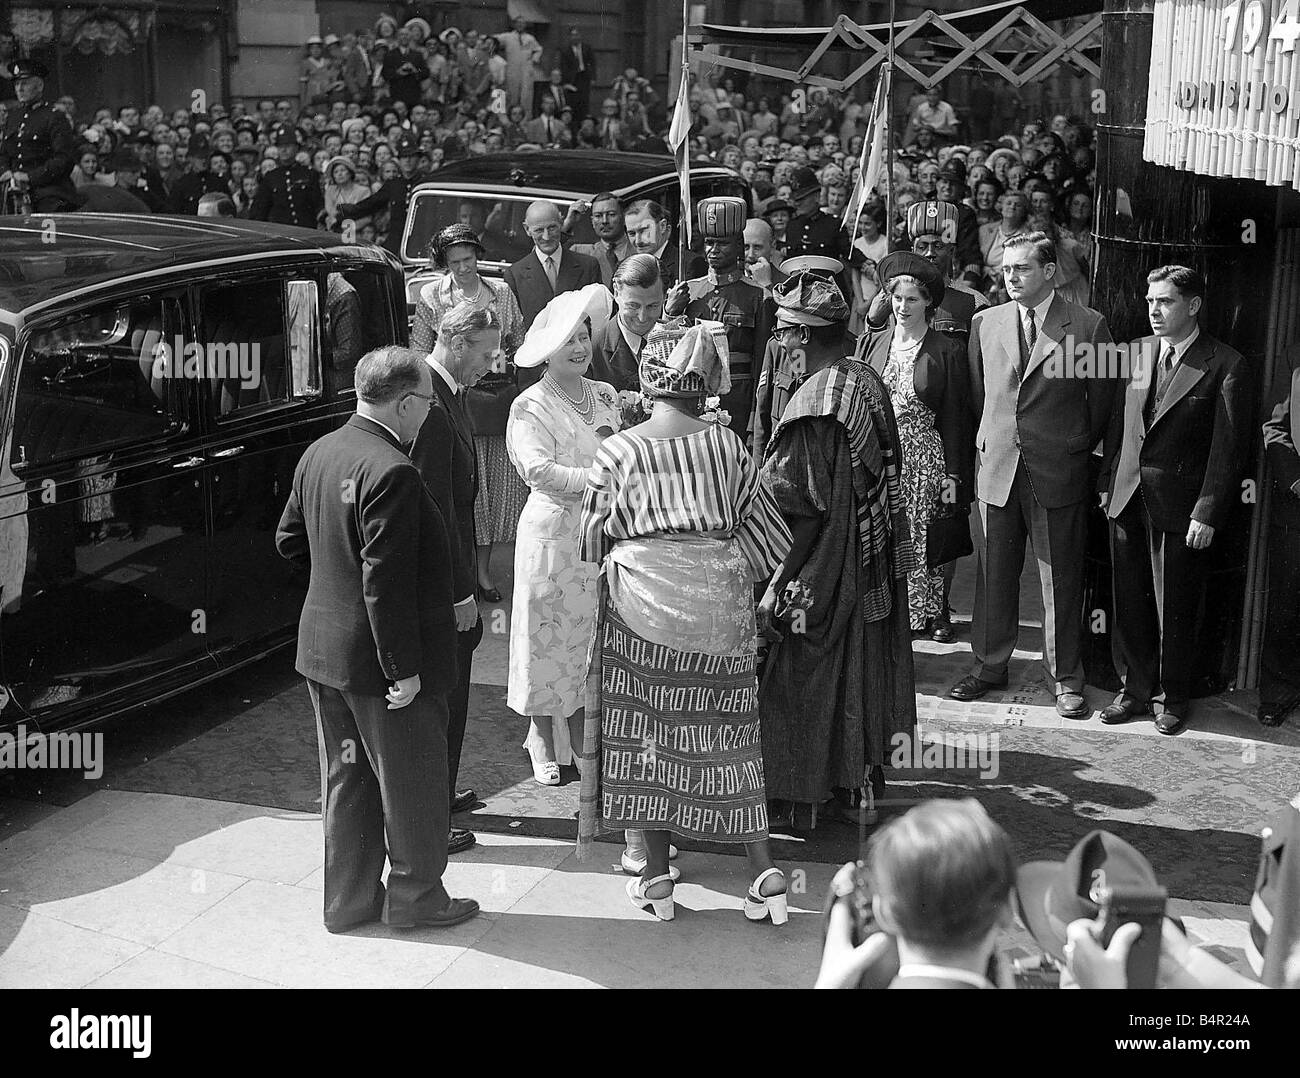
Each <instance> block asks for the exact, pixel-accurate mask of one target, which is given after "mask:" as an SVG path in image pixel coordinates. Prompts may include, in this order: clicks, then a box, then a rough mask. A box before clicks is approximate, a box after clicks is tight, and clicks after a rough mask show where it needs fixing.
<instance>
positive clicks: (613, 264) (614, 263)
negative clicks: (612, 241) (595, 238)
mask: <svg viewBox="0 0 1300 1078" xmlns="http://www.w3.org/2000/svg"><path fill="white" fill-rule="evenodd" d="M605 258H606V259H607V260H608V262H609V268H610V269H611V270H616V269H618V252H617V251H615V250H614V248H613V247H611V246H609V245H608V244H606V245H605Z"/></svg>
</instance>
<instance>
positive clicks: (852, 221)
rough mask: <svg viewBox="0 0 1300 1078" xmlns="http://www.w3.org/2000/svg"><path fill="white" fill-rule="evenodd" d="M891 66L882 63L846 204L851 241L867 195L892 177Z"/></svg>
mask: <svg viewBox="0 0 1300 1078" xmlns="http://www.w3.org/2000/svg"><path fill="white" fill-rule="evenodd" d="M888 82H889V66H888V65H887V64H886V65H883V66H882V68H881V72H880V78H879V79H878V80H876V96H875V99H874V100H873V101H872V102H871V116H870V118H869V119H868V120H867V135H868V137H867V138H866V139H865V140H864V141H863V143H862V160H861V161H859V162H858V179H857V182H856V183H855V184H854V185H853V194H852V195H850V196H849V203H848V205H847V206H845V207H844V228H845V229H846V230H847V231H848V234H849V239H850V241H852V240H853V238H854V237H856V236H857V234H858V221H859V219H860V218H861V217H862V210H863V207H864V206H865V205H866V203H867V197H868V196H869V195H870V194H871V190H872V188H874V187H877V186H879V185H880V183H881V181H882V180H884V181H886V182H888V180H890V179H892V177H886V176H885V174H884V172H885V146H886V139H887V138H888V131H887V130H886V129H887V127H888V120H889V110H888V108H886V106H885V103H886V102H887V101H888V100H889V86H888Z"/></svg>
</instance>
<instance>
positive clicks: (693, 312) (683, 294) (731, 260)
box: [664, 196, 776, 446]
mask: <svg viewBox="0 0 1300 1078" xmlns="http://www.w3.org/2000/svg"><path fill="white" fill-rule="evenodd" d="M699 216H700V235H701V236H702V237H703V238H704V260H705V261H706V262H707V263H708V265H709V272H708V273H707V274H705V276H703V277H694V278H692V279H690V280H688V281H682V282H681V283H680V284H678V285H677V286H676V287H675V288H674V289H673V290H672V292H670V293H669V295H668V300H667V302H666V303H665V304H664V313H665V314H667V315H670V316H673V317H675V316H677V315H680V314H683V313H685V314H686V315H688V316H689V317H691V318H702V319H707V320H708V321H711V322H721V323H722V324H723V325H724V326H725V327H726V330H727V350H728V352H729V353H730V359H729V368H730V372H731V391H730V392H729V393H727V395H726V396H724V397H723V398H722V403H721V407H722V408H723V409H725V410H726V411H727V412H729V413H730V414H731V430H732V431H733V432H734V433H735V434H736V436H737V437H738V438H740V440H741V441H742V442H744V443H745V444H746V446H748V445H749V438H748V433H749V421H750V413H751V411H752V409H753V406H754V377H755V374H756V366H757V364H758V363H760V362H761V361H762V358H763V351H764V349H765V348H766V347H767V342H768V340H770V339H771V336H772V326H773V325H774V324H775V322H776V307H775V305H774V303H773V302H772V300H770V299H768V298H767V297H766V296H764V294H763V289H762V288H760V287H758V286H757V285H755V284H753V283H751V282H750V281H749V280H747V279H746V277H745V257H744V254H745V248H744V240H743V236H744V232H745V221H746V219H747V218H748V216H749V207H748V206H747V205H746V203H745V200H744V199H743V198H736V197H734V196H724V197H716V198H705V199H701V200H700V204H699Z"/></svg>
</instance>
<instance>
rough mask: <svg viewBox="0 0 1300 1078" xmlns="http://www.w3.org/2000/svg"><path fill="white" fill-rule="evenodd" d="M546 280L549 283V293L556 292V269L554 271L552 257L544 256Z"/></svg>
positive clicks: (553, 259)
mask: <svg viewBox="0 0 1300 1078" xmlns="http://www.w3.org/2000/svg"><path fill="white" fill-rule="evenodd" d="M546 279H547V280H548V281H550V282H551V291H552V292H554V291H556V289H557V285H556V281H557V280H558V274H557V273H556V269H555V256H554V255H547V256H546Z"/></svg>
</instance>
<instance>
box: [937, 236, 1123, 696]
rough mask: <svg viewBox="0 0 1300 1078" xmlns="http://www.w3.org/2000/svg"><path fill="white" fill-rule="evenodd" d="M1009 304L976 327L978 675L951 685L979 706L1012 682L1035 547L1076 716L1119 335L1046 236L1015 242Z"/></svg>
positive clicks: (1055, 680) (1051, 665)
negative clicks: (1061, 269)
mask: <svg viewBox="0 0 1300 1078" xmlns="http://www.w3.org/2000/svg"><path fill="white" fill-rule="evenodd" d="M1002 270H1003V276H1004V278H1005V281H1006V287H1007V292H1008V294H1009V295H1010V296H1011V302H1009V303H1003V304H1000V305H999V306H997V307H990V308H987V309H986V310H983V311H980V312H978V313H977V314H976V315H975V317H974V319H973V321H972V323H971V335H970V369H971V400H972V405H973V408H974V413H975V417H976V421H977V422H978V424H979V429H978V431H977V432H976V435H975V447H976V450H977V452H978V459H977V465H976V473H975V496H976V498H977V500H978V502H979V513H980V520H981V522H982V524H983V529H982V531H983V535H982V537H981V542H980V547H979V568H978V575H977V577H976V585H975V612H974V618H973V621H972V626H971V650H972V652H973V653H974V657H975V666H974V669H973V670H972V671H971V673H970V674H968V675H967V676H966V677H964V678H962V679H961V680H960V681H959V682H957V684H956V685H954V686H953V687H952V689H951V690H949V695H951V696H952V697H953V698H954V699H957V700H977V699H979V698H980V697H981V696H983V695H984V694H985V693H987V692H989V691H990V690H991V689H997V688H1002V687H1004V686H1005V685H1006V684H1007V664H1008V662H1009V661H1010V658H1011V653H1012V651H1013V650H1014V649H1015V646H1016V637H1017V634H1018V632H1019V627H1020V573H1021V570H1022V569H1023V568H1024V562H1025V540H1026V539H1028V540H1029V541H1030V543H1032V545H1033V550H1034V556H1035V558H1036V559H1037V561H1038V575H1039V581H1040V583H1041V586H1042V594H1043V665H1044V666H1045V668H1046V670H1047V675H1048V677H1049V678H1050V679H1051V682H1052V687H1053V691H1054V692H1055V694H1056V710H1057V712H1058V713H1059V714H1061V715H1062V716H1064V717H1066V718H1083V717H1085V716H1087V715H1088V714H1089V709H1088V706H1087V704H1086V703H1085V701H1084V699H1083V661H1082V657H1081V650H1080V644H1081V634H1082V628H1083V556H1084V541H1085V537H1086V532H1087V513H1088V507H1089V502H1090V500H1091V495H1092V484H1091V482H1090V471H1089V460H1090V457H1091V454H1092V450H1093V447H1094V446H1096V445H1097V443H1098V442H1099V441H1100V440H1101V438H1102V435H1103V434H1104V433H1105V430H1106V426H1107V423H1108V421H1109V418H1110V409H1111V404H1112V402H1113V400H1114V392H1115V378H1114V377H1107V375H1113V374H1114V372H1113V371H1110V370H1109V369H1108V367H1109V363H1110V361H1111V360H1112V359H1113V356H1112V352H1111V348H1110V345H1111V337H1110V331H1109V330H1108V329H1107V327H1106V320H1105V319H1104V318H1103V317H1102V316H1101V315H1099V314H1098V313H1097V312H1096V311H1093V310H1090V309H1089V308H1087V307H1080V306H1078V305H1077V304H1075V303H1071V302H1069V301H1068V300H1066V299H1063V298H1062V297H1061V296H1058V295H1056V293H1055V292H1054V291H1053V288H1052V278H1053V277H1054V276H1055V273H1056V247H1055V244H1054V243H1053V242H1052V240H1051V239H1050V238H1049V237H1048V236H1046V235H1045V234H1044V233H1042V232H1030V233H1026V234H1024V235H1022V236H1018V237H1014V238H1013V239H1011V240H1008V241H1007V243H1006V244H1005V246H1004V253H1003V260H1002Z"/></svg>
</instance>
